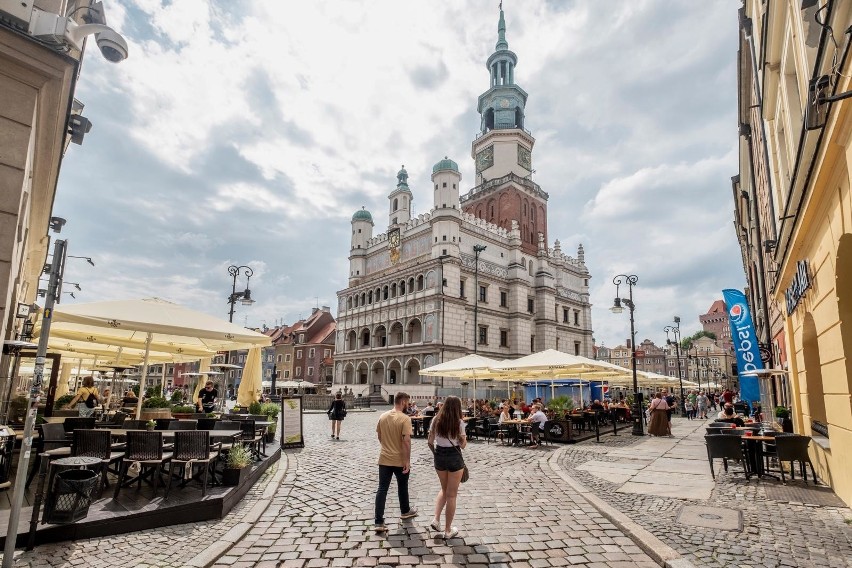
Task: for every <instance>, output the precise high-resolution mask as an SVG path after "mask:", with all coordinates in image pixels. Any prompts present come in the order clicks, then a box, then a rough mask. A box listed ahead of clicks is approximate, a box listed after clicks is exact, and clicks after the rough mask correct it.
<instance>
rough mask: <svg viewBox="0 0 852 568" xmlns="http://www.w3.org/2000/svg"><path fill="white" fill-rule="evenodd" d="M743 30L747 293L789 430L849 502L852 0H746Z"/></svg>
mask: <svg viewBox="0 0 852 568" xmlns="http://www.w3.org/2000/svg"><path fill="white" fill-rule="evenodd" d="M740 32H741V33H740V57H739V66H738V67H739V83H740V112H739V116H740V150H741V151H740V172H739V175H738V176H736V177H735V178H734V186H733V187H734V202H735V206H736V215H735V225H736V228H737V233H738V238H739V240H740V244H741V247H742V251H743V263H744V267H745V270H746V275H747V277H748V282H749V290H748V291H747V296H748V297H749V301H750V303H751V308H752V312H753V313H754V314H756V319H757V320H761V319H762V320H763V321H762V322H758V321H756V322H755V325H756V327H757V328H758V329H759V330H760V329H761V326H764V328H765V332H764V333H763V334H762V335H760V339H761V341H765V342H766V343H767V345H766V347H767V353H768V354H769V353H771V356H770V357H769V360H768V361H766V363H768V364H771V365H772V366H774V367H782V368H785V369H787V370H788V371H789V382H786V383H781V388H783V389H786V390H787V391H788V392H787V393H784V394H788V395H789V397H790V398H789V400H790V403H791V407H792V410H793V423H794V429H795V431H796V432H798V433H801V434H805V435H808V436H812V438H813V440H814V442H813V443H812V444H811V450H810V452H811V459H812V460H813V462H814V465H815V466H816V469H817V474H818V476H819V477H820V479H821V480H822V481H824V482H825V483H827V484H830V485H831V486H832V488H833V489H834V490H835V492H836V493H837V495H838V496H839V497H840V498H841V499H843V500H844V501H845V502H846V503H847V504H850V505H852V452H850V451H849V448H852V193H850V175H852V172H850V161H852V148H850V143H852V116H850V115H852V100H850V99H848V98H845V97H852V80H850V77H852V56H851V55H850V53H849V52H850V45H852V2H849V1H831V0H813V1H810V0H809V1H806V2H800V1H798V0H797V1H792V0H787V1H777V0H776V1H758V0H747V1H746V2H744V4H743V8H742V10H741V12H740ZM770 343H771V344H770ZM782 399H783V397H782ZM779 400H780V399H779Z"/></svg>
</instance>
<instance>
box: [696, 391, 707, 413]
mask: <svg viewBox="0 0 852 568" xmlns="http://www.w3.org/2000/svg"><path fill="white" fill-rule="evenodd" d="M695 402H696V403H698V417H699V418H703V419H705V420H706V419H707V406H708V405H709V404H710V400H709V399H708V398H707V395H706V394H704V391H701V392H700V393H698V396H697V397H696V399H695Z"/></svg>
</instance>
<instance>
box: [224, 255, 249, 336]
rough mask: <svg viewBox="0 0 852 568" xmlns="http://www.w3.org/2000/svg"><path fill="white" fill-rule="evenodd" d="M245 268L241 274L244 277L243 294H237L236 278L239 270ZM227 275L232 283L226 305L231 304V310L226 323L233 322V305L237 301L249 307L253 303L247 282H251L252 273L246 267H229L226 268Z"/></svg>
mask: <svg viewBox="0 0 852 568" xmlns="http://www.w3.org/2000/svg"><path fill="white" fill-rule="evenodd" d="M243 268H245V270H244V271H243V274H245V276H246V289H245V291H243V292H237V276H239V275H240V270H242V269H243ZM228 274H230V275H231V276H232V277H233V279H234V281H233V284H232V285H231V295H230V296H228V303H229V304H231V310H230V311H229V312H228V321H229V322H231V323H233V322H234V305H235V304H236V303H237V300H239V301H240V303H241V304H242V305H244V306H250V305H252V304H253V303H254V300H253V299H252V297H251V290H249V280H251V277H252V275H253V274H254V271H252V269H251V268H249V267H248V266H234V265H231V266H229V267H228Z"/></svg>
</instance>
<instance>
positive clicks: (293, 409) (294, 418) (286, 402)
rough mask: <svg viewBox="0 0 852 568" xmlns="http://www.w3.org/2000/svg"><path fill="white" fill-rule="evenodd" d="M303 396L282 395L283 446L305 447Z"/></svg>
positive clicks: (283, 447)
mask: <svg viewBox="0 0 852 568" xmlns="http://www.w3.org/2000/svg"><path fill="white" fill-rule="evenodd" d="M302 426H303V420H302V397H301V396H284V397H281V448H282V449H285V450H286V449H287V448H304V447H305V438H304V435H303V429H302Z"/></svg>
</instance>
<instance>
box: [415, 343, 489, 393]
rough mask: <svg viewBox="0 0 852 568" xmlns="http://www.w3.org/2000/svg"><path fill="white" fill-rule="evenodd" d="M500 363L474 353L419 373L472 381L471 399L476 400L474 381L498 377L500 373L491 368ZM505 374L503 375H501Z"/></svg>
mask: <svg viewBox="0 0 852 568" xmlns="http://www.w3.org/2000/svg"><path fill="white" fill-rule="evenodd" d="M498 363H500V362H499V361H497V360H496V359H490V358H488V357H483V356H482V355H478V354H476V353H471V354H470V355H465V356H464V357H459V358H458V359H452V360H450V361H444V362H443V363H438V364H437V365H432V366H431V367H427V368H425V369H422V370H421V371H420V374H421V375H426V376H427V377H453V378H457V379H471V380H472V381H473V398H476V379H490V378H495V377H497V376H499V375H500V374H501V373H500V372H494V371H493V370H492V367H494V366H495V365H497V364H498ZM503 374H505V373H503Z"/></svg>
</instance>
